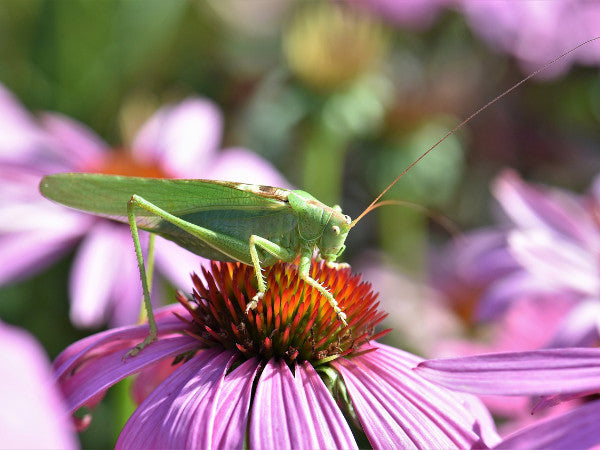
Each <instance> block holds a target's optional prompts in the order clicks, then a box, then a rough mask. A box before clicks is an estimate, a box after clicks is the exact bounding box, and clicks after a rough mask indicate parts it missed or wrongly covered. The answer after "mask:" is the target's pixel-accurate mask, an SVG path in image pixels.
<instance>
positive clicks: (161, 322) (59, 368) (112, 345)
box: [52, 304, 189, 380]
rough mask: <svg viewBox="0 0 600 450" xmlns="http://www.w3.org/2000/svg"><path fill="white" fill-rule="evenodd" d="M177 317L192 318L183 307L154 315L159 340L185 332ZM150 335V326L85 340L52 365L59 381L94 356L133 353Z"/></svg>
mask: <svg viewBox="0 0 600 450" xmlns="http://www.w3.org/2000/svg"><path fill="white" fill-rule="evenodd" d="M175 314H177V315H179V316H181V317H183V318H186V319H187V318H188V317H189V314H188V312H187V311H186V309H185V308H184V307H183V306H181V305H180V304H174V305H169V306H165V307H164V308H161V309H159V310H157V311H155V312H154V317H155V319H156V325H157V327H158V336H159V338H160V337H161V336H168V335H172V334H173V333H174V332H181V331H182V329H183V330H185V324H184V323H183V322H182V321H181V319H179V318H178V317H177V316H176V315H175ZM147 335H148V324H142V325H136V326H128V327H121V328H114V329H111V330H107V331H103V332H101V333H96V334H93V335H91V336H88V337H86V338H83V339H81V340H79V341H77V342H75V343H73V344H71V345H70V346H68V347H67V348H66V349H65V350H63V351H62V352H61V353H60V354H59V355H58V356H57V357H56V359H55V360H54V362H53V363H52V367H53V370H54V376H55V379H56V380H60V379H61V378H65V377H68V376H69V373H70V372H71V371H73V370H74V368H75V367H77V366H79V365H80V364H82V363H83V362H85V361H86V360H88V359H89V357H90V355H101V354H108V353H110V352H112V351H116V350H119V349H129V348H131V347H133V346H134V345H137V344H138V343H139V342H141V341H142V339H144V338H145V337H146V336H147Z"/></svg>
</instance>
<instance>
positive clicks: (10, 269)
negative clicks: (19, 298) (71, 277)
mask: <svg viewBox="0 0 600 450" xmlns="http://www.w3.org/2000/svg"><path fill="white" fill-rule="evenodd" d="M77 237H78V236H76V235H62V236H61V235H56V234H54V233H43V232H40V233H36V232H28V233H11V234H5V235H0V284H5V283H10V282H15V281H18V280H20V279H23V278H26V277H30V276H32V275H34V274H35V273H38V272H40V271H41V270H42V269H44V268H46V267H47V266H49V265H50V264H52V263H53V262H54V261H56V260H57V259H58V258H60V257H61V256H62V255H63V254H64V253H66V252H67V251H69V249H71V248H72V247H73V246H74V245H75V243H76V241H77Z"/></svg>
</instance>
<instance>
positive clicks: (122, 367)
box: [60, 336, 198, 412]
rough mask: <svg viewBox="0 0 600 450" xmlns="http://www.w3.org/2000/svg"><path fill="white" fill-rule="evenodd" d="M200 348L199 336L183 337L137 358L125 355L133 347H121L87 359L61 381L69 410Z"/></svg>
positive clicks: (158, 344)
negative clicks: (151, 367)
mask: <svg viewBox="0 0 600 450" xmlns="http://www.w3.org/2000/svg"><path fill="white" fill-rule="evenodd" d="M197 348H198V341H197V340H196V339H194V338H192V337H189V336H181V337H173V338H165V339H160V340H158V341H157V342H153V343H152V344H150V345H149V346H147V347H146V348H144V349H143V350H142V351H141V352H140V353H138V354H137V355H136V356H134V357H131V356H130V357H127V358H126V357H125V356H126V355H127V353H128V352H129V350H130V348H121V349H118V350H115V351H113V352H110V353H108V354H106V355H103V356H100V357H96V358H93V359H92V360H89V361H86V362H85V363H84V364H83V365H82V366H80V367H77V368H76V369H75V372H71V374H70V376H67V377H65V378H64V379H62V381H61V383H60V387H61V389H62V391H63V395H64V396H65V401H66V404H67V409H68V410H69V411H71V412H75V411H76V410H77V409H78V408H79V407H81V406H83V405H84V404H86V402H87V401H88V400H90V399H92V398H93V397H94V396H96V395H98V394H99V393H101V392H103V391H105V390H106V389H108V388H109V387H110V386H112V385H113V384H115V383H117V382H118V381H120V380H122V379H123V378H125V377H127V376H129V375H131V374H133V373H136V372H138V371H140V370H142V369H143V368H144V367H146V366H149V365H151V364H155V363H156V362H158V361H160V360H162V359H164V358H172V357H175V356H177V355H180V354H182V353H185V352H187V351H190V350H194V349H197Z"/></svg>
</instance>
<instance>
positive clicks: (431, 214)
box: [363, 200, 462, 238]
mask: <svg viewBox="0 0 600 450" xmlns="http://www.w3.org/2000/svg"><path fill="white" fill-rule="evenodd" d="M390 205H393V206H406V207H408V208H412V209H414V210H416V211H419V212H421V213H423V214H425V215H426V216H427V217H428V218H430V219H431V220H433V221H434V222H435V223H437V224H438V225H439V226H440V227H442V228H443V229H444V230H445V231H446V232H447V233H448V234H449V235H450V236H452V237H453V238H458V237H459V236H461V235H462V233H461V231H460V228H458V226H457V225H456V223H454V221H453V220H452V219H450V218H449V217H446V216H445V215H443V214H441V213H439V212H436V211H434V210H432V209H431V208H428V207H426V206H423V205H419V204H418V203H413V202H409V201H407V200H380V201H378V202H377V203H371V204H370V205H369V207H368V208H367V209H366V210H365V213H364V214H363V215H365V214H367V213H369V212H371V211H373V210H374V209H377V208H379V207H380V206H390Z"/></svg>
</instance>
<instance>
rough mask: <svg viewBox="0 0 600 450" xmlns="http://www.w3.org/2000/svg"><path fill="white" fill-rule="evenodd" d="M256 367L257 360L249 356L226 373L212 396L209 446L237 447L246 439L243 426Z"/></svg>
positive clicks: (247, 411) (244, 426)
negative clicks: (211, 430)
mask: <svg viewBox="0 0 600 450" xmlns="http://www.w3.org/2000/svg"><path fill="white" fill-rule="evenodd" d="M259 367H260V362H259V360H257V359H250V360H248V361H246V362H245V363H243V364H242V365H241V366H239V367H237V368H236V369H235V370H234V371H233V372H231V373H229V374H227V376H225V378H224V379H223V381H222V383H221V385H220V386H219V388H218V389H219V390H218V392H217V396H216V398H215V404H216V405H217V407H216V413H215V415H214V419H213V420H214V423H211V424H208V423H207V426H210V427H212V428H213V435H212V436H213V438H212V443H211V445H212V447H214V448H241V447H243V445H244V442H245V440H246V427H247V425H248V419H249V416H250V400H251V398H252V386H253V383H254V379H255V378H256V374H257V372H258V369H259Z"/></svg>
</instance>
